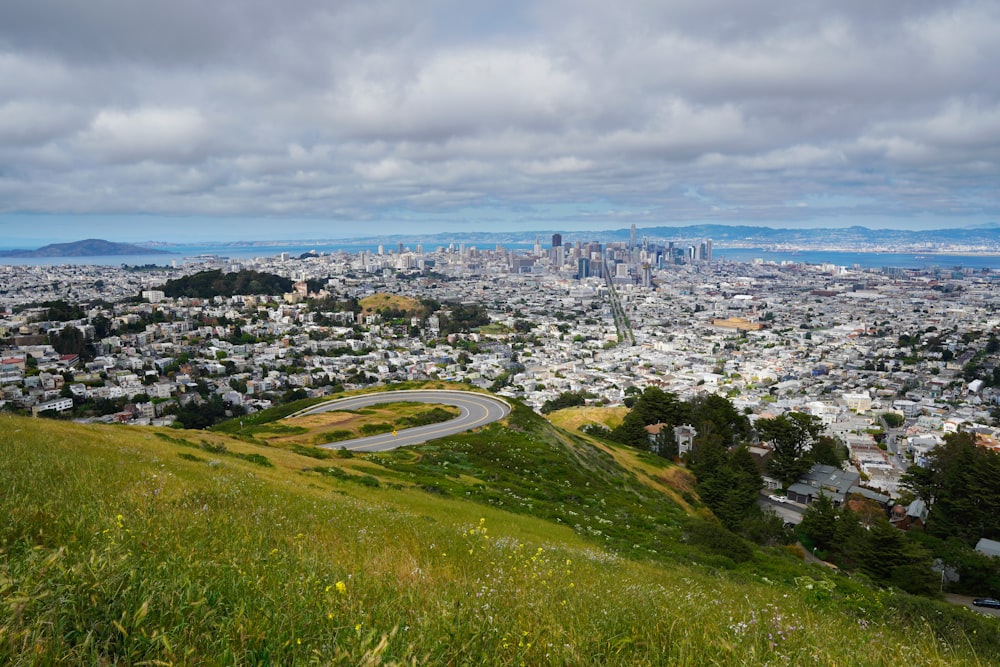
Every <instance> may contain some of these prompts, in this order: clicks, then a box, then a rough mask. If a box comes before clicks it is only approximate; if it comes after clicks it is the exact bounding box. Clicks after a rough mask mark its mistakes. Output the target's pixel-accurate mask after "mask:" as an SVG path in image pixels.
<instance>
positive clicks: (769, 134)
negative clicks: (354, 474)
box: [0, 0, 1000, 224]
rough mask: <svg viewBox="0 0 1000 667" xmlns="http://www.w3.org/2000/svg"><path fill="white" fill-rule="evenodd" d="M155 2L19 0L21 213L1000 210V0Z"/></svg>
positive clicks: (10, 198) (12, 156) (6, 130)
mask: <svg viewBox="0 0 1000 667" xmlns="http://www.w3.org/2000/svg"><path fill="white" fill-rule="evenodd" d="M154 4H155V7H150V8H146V7H144V8H142V9H139V8H136V6H135V5H134V3H130V2H126V1H125V0H99V1H98V2H95V3H89V4H88V5H86V7H85V8H82V7H83V6H81V7H75V6H74V7H70V6H68V5H66V3H64V2H60V1H59V0H36V1H35V2H31V3H5V4H3V5H2V6H0V192H3V197H2V201H0V206H2V207H3V208H2V210H7V211H9V210H22V211H36V212H46V211H48V212H58V211H74V212H93V213H100V212H104V211H125V212H128V211H153V212H157V213H162V214H185V215H186V214H199V213H202V214H208V213H213V214H222V213H226V214H232V215H256V214H258V213H260V212H264V213H268V212H270V213H274V214H276V215H288V216H293V215H295V216H326V215H330V214H331V212H339V214H343V215H350V216H355V217H357V218H358V219H367V220H372V221H375V222H378V221H379V220H380V219H382V218H383V217H387V216H390V215H394V216H402V217H406V216H413V217H414V219H417V218H419V217H420V215H421V214H422V213H423V212H427V211H432V212H434V214H435V215H439V216H443V217H448V216H450V217H451V218H455V219H466V218H468V219H489V220H498V219H499V220H502V219H508V220H511V221H517V220H521V219H527V217H525V213H524V211H525V210H526V209H530V210H531V213H532V215H533V216H535V219H538V218H540V217H544V216H546V215H547V214H546V210H547V208H546V207H550V208H551V210H552V211H553V213H552V214H551V215H552V217H559V216H562V215H563V213H562V212H563V211H566V210H571V209H572V210H576V209H575V207H576V206H577V205H580V206H581V207H582V209H583V210H586V211H587V212H588V215H591V216H596V217H600V216H606V218H607V220H609V221H612V222H614V223H615V224H620V223H621V222H622V221H627V220H628V219H630V217H631V218H636V219H641V220H652V221H656V217H657V216H661V217H662V218H663V219H662V221H663V222H669V221H671V220H676V221H683V220H694V219H702V218H710V219H715V220H719V221H725V219H727V216H729V218H731V219H737V216H742V217H743V218H745V217H746V216H752V218H753V219H755V220H762V221H767V220H769V219H771V218H772V217H773V218H774V219H780V220H781V221H783V222H788V221H789V220H793V219H792V218H791V217H790V216H794V215H803V216H805V215H812V214H815V212H816V211H817V210H826V208H828V207H822V206H812V205H810V206H808V207H791V206H788V204H787V203H788V202H801V201H805V202H811V201H820V200H823V199H824V198H826V199H825V200H827V201H843V200H844V198H845V197H857V198H859V200H862V201H864V202H865V204H864V206H865V210H866V213H869V214H871V216H872V217H878V216H880V215H882V214H883V213H886V214H890V215H907V214H910V213H912V214H916V213H918V212H919V213H920V214H922V215H934V214H935V212H936V211H938V210H941V211H944V210H945V208H944V207H945V206H947V210H948V211H952V210H955V209H956V206H957V205H958V204H961V205H963V206H965V208H963V209H962V210H964V211H968V215H969V221H970V222H976V221H980V220H983V219H986V218H988V216H994V217H995V216H996V215H998V214H1000V202H998V201H997V198H996V195H995V193H996V187H995V183H996V182H997V181H998V179H1000V80H998V79H997V77H996V76H995V74H994V70H995V68H996V63H997V62H1000V40H997V39H996V37H995V36H996V35H997V34H1000V6H998V5H997V3H996V2H992V1H989V0H960V1H958V2H951V1H946V0H913V1H912V2H905V3H877V2H876V3H872V2H870V1H866V0H843V1H842V2H837V3H828V2H821V1H820V0H803V2H797V3H787V2H784V1H779V0H760V1H759V2H754V3H747V2H744V1H743V0H711V1H704V0H702V1H698V2H695V1H694V0H689V1H679V2H651V1H645V0H627V1H625V2H622V3H617V4H614V3H607V2H598V1H597V0H572V1H569V0H540V1H537V2H527V1H525V0H520V1H512V2H499V0H484V2H481V3H462V2H458V1H457V0H413V1H412V2H402V0H368V1H361V0H357V1H351V0H347V1H344V2H337V3H328V2H324V1H322V0H289V1H288V2H284V3H280V5H279V4H275V3H272V2H267V1H265V0H245V1H241V2H237V1H236V0H220V1H219V2H215V3H203V2H197V1H196V0H177V1H176V2H171V3H154ZM689 188H690V189H691V191H696V192H699V193H702V194H703V195H704V198H703V199H698V198H691V197H685V196H684V194H683V193H684V192H685V191H687V190H688V189H689ZM973 192H974V193H975V194H974V195H971V194H967V193H973ZM984 192H986V193H993V194H992V195H989V194H988V195H983V193H984ZM973 197H974V198H973ZM595 202H600V203H601V206H600V207H597V206H596V205H592V204H594V203H595ZM941 202H946V204H942V203H941ZM956 202H957V203H956ZM605 204H606V205H605ZM477 207H478V208H477ZM880 207H881V210H880ZM601 211H603V212H601ZM797 211H802V212H801V213H798V212H797ZM528 217H530V216H528ZM741 219H742V218H741ZM802 219H803V220H805V218H802ZM491 224H493V223H491ZM512 224H513V223H512Z"/></svg>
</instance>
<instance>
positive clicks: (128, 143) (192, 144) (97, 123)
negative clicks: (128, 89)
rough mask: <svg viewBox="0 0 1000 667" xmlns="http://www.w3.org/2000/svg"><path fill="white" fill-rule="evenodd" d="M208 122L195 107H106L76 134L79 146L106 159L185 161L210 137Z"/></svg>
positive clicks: (116, 160) (117, 160)
mask: <svg viewBox="0 0 1000 667" xmlns="http://www.w3.org/2000/svg"><path fill="white" fill-rule="evenodd" d="M210 136H211V130H210V127H209V123H208V122H207V120H206V119H205V118H204V116H203V115H202V114H201V112H200V111H198V110H197V109H191V108H176V109H165V108H150V107H146V108H141V109H135V110H130V111H123V110H120V109H105V110H102V111H100V112H99V113H98V114H97V116H96V117H95V118H94V119H93V121H92V122H91V124H90V127H89V128H88V129H87V130H86V131H84V132H82V133H81V134H80V136H79V139H78V142H79V145H80V146H81V147H82V148H83V149H84V150H86V151H87V152H88V153H90V154H91V155H94V156H96V157H98V158H99V159H102V160H106V161H108V162H143V161H146V160H151V161H154V162H159V161H165V162H174V161H187V160H190V159H192V158H195V157H197V156H198V153H199V151H200V149H202V148H203V147H204V144H205V143H206V142H207V141H208V140H209V138H210Z"/></svg>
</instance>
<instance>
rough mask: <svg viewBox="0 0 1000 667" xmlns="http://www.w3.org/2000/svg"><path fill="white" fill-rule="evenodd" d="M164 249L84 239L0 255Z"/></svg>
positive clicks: (155, 252)
mask: <svg viewBox="0 0 1000 667" xmlns="http://www.w3.org/2000/svg"><path fill="white" fill-rule="evenodd" d="M169 254H170V253H169V252H167V251H166V250H158V249H156V248H147V247H145V246H138V245H133V244H131V243H115V242H114V241H105V240H104V239H85V240H83V241H74V242H72V243H52V244H50V245H47V246H43V247H41V248H38V249H37V250H6V251H0V257H106V256H114V255H169Z"/></svg>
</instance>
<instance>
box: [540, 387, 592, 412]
mask: <svg viewBox="0 0 1000 667" xmlns="http://www.w3.org/2000/svg"><path fill="white" fill-rule="evenodd" d="M595 396H596V395H595V394H591V393H589V392H586V391H582V390H581V391H564V392H562V393H561V394H559V395H558V396H556V397H555V398H550V399H549V400H547V401H545V403H543V404H542V409H541V412H542V414H543V415H547V414H549V413H551V412H555V411H556V410H563V409H565V408H572V407H576V406H578V405H586V404H587V399H588V398H594V397H595Z"/></svg>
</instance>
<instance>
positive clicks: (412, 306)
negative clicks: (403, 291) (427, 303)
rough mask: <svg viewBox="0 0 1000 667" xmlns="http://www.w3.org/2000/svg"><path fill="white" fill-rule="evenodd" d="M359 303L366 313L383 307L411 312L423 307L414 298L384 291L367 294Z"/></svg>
mask: <svg viewBox="0 0 1000 667" xmlns="http://www.w3.org/2000/svg"><path fill="white" fill-rule="evenodd" d="M358 303H359V304H360V305H361V311H362V312H363V313H364V314H366V315H370V314H372V313H374V312H377V311H378V310H381V309H382V308H388V309H390V310H404V311H407V312H410V313H415V312H417V311H418V310H420V308H421V306H420V302H419V301H417V300H416V299H414V298H411V297H408V296H400V295H399V294H385V293H382V292H380V293H378V294H372V295H371V296H366V297H365V298H363V299H361V301H359V302H358Z"/></svg>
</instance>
